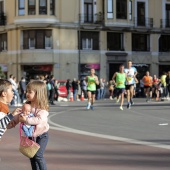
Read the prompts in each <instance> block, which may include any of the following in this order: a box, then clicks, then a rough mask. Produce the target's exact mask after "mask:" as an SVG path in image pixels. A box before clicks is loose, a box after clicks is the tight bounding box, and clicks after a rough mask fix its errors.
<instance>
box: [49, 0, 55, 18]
mask: <svg viewBox="0 0 170 170" xmlns="http://www.w3.org/2000/svg"><path fill="white" fill-rule="evenodd" d="M50 15H55V0H50Z"/></svg>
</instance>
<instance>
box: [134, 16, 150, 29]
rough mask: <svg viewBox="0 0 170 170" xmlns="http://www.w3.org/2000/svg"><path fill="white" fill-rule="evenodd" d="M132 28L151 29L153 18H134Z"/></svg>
mask: <svg viewBox="0 0 170 170" xmlns="http://www.w3.org/2000/svg"><path fill="white" fill-rule="evenodd" d="M134 26H135V27H146V28H152V27H153V18H145V17H140V18H137V17H135V18H134Z"/></svg>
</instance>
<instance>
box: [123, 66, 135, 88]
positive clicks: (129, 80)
mask: <svg viewBox="0 0 170 170" xmlns="http://www.w3.org/2000/svg"><path fill="white" fill-rule="evenodd" d="M124 72H125V73H126V74H127V81H126V85H131V84H134V83H135V79H134V75H135V73H136V72H137V70H136V68H135V67H131V68H130V69H129V68H125V69H124Z"/></svg>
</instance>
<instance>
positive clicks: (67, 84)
mask: <svg viewBox="0 0 170 170" xmlns="http://www.w3.org/2000/svg"><path fill="white" fill-rule="evenodd" d="M71 86H72V85H71V81H70V79H68V80H67V82H66V89H67V99H68V100H70V94H71Z"/></svg>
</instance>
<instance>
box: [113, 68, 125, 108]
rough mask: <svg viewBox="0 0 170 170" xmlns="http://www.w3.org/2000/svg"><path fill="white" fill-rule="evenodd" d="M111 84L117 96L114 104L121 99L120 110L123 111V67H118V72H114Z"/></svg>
mask: <svg viewBox="0 0 170 170" xmlns="http://www.w3.org/2000/svg"><path fill="white" fill-rule="evenodd" d="M115 79H116V82H115ZM113 82H114V83H115V84H116V96H117V101H116V102H117V103H118V102H119V100H120V98H121V102H120V110H123V103H124V91H125V82H126V73H124V65H120V66H119V72H116V73H115V74H114V75H113Z"/></svg>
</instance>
